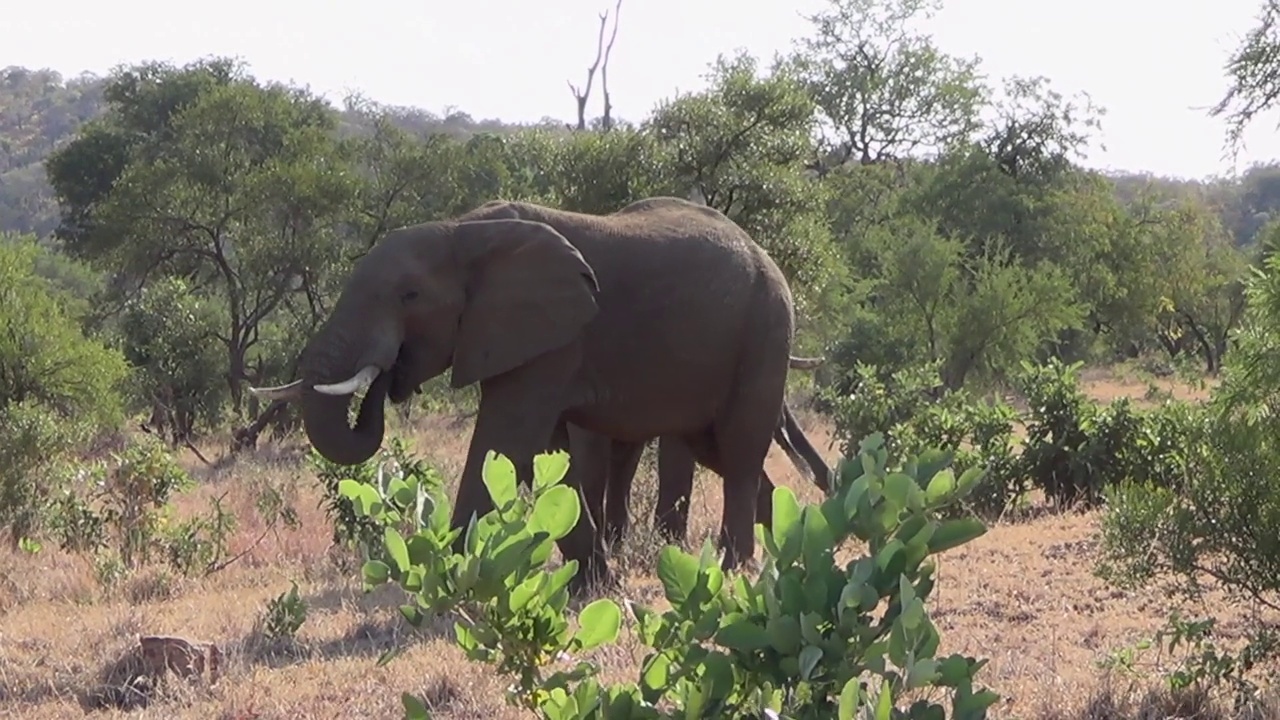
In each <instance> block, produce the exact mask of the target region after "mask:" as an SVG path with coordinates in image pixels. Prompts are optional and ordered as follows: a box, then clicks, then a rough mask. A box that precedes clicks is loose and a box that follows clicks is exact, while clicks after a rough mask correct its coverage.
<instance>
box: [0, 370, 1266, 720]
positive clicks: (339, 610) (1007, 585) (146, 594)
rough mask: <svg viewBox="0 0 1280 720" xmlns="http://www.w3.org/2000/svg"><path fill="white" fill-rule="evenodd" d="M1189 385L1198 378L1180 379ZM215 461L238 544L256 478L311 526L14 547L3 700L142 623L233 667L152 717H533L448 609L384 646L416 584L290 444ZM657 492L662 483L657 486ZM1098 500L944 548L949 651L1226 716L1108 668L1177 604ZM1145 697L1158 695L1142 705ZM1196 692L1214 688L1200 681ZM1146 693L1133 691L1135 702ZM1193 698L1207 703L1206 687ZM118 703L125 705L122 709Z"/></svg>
mask: <svg viewBox="0 0 1280 720" xmlns="http://www.w3.org/2000/svg"><path fill="white" fill-rule="evenodd" d="M1088 380H1089V386H1090V393H1091V394H1092V395H1094V396H1095V397H1100V398H1102V399H1109V398H1110V397H1116V396H1119V395H1122V394H1123V395H1129V396H1130V397H1134V398H1135V399H1141V398H1142V397H1143V396H1144V394H1145V393H1146V386H1145V384H1144V383H1141V382H1138V381H1124V380H1118V379H1116V378H1115V377H1113V376H1100V375H1099V374H1097V373H1092V374H1091V376H1090V377H1089V378H1088ZM1187 392H1189V391H1186V390H1180V391H1179V394H1184V396H1185V393H1187ZM801 421H802V423H803V424H804V425H805V427H806V429H807V431H808V432H809V434H810V436H811V438H812V439H813V440H814V441H815V444H816V445H817V446H818V447H819V448H820V449H823V450H824V453H825V454H826V455H827V456H828V458H830V459H832V460H834V458H835V450H834V449H833V448H832V447H830V445H829V441H830V430H829V428H828V427H827V426H825V425H824V424H823V423H822V422H821V421H820V419H816V418H813V417H802V418H801ZM470 426H471V423H470V421H462V422H458V421H457V420H454V419H449V418H442V417H435V418H428V419H426V420H425V421H422V422H420V423H418V424H417V429H416V431H415V432H414V433H413V441H414V442H413V444H414V449H415V450H416V451H417V452H418V453H420V454H422V455H424V456H426V457H427V458H428V459H430V460H431V461H432V462H434V463H435V464H436V465H437V467H439V468H440V469H441V471H442V472H443V473H444V474H445V476H446V477H456V476H457V474H458V473H459V471H460V470H461V464H462V458H463V456H464V453H465V450H466V445H467V442H468V441H469V436H470V430H471V428H470ZM193 468H194V471H195V472H196V473H197V474H199V475H200V476H201V477H202V478H203V482H202V483H201V487H200V489H199V490H197V491H196V492H194V493H192V495H191V496H190V497H187V498H184V500H183V502H184V504H187V505H189V506H190V507H192V508H195V507H200V506H201V505H202V503H205V502H207V501H208V499H209V498H210V497H212V496H214V495H220V494H222V493H224V492H226V493H227V496H226V497H227V500H226V501H227V502H228V503H229V504H230V507H231V509H232V510H234V512H235V513H236V515H237V516H238V518H239V519H240V523H241V526H240V528H239V530H238V531H237V535H236V537H235V539H234V541H233V548H232V551H233V552H236V551H239V550H240V549H242V548H244V547H246V546H247V545H248V544H249V543H250V542H252V540H253V539H254V538H256V537H258V535H259V534H260V533H261V532H262V527H261V524H260V521H258V520H257V519H256V518H257V515H256V513H255V511H254V509H253V502H254V500H253V498H254V488H255V487H256V486H257V485H258V484H259V483H263V482H270V483H273V484H275V485H276V486H278V487H284V488H286V489H287V494H288V496H289V498H290V500H291V501H292V502H293V503H294V505H295V506H296V507H297V508H298V510H299V513H300V518H301V523H302V525H301V528H300V529H298V530H296V531H287V530H282V531H280V532H279V533H277V534H270V535H268V536H267V539H266V540H265V541H264V542H262V543H261V544H260V545H258V546H257V547H255V548H254V549H253V550H252V551H251V552H249V553H248V554H247V555H246V557H245V558H244V559H242V560H241V561H240V562H238V563H236V564H234V565H232V566H231V567H229V568H227V569H226V570H224V571H222V572H220V573H218V574H216V575H214V576H212V577H210V578H207V579H204V580H199V581H196V580H183V579H181V578H176V577H174V576H173V575H171V574H169V573H166V572H164V571H163V570H159V569H149V570H145V571H142V572H140V573H138V574H136V575H135V576H134V577H132V578H130V579H129V580H127V581H126V582H125V583H124V585H123V587H121V588H118V589H116V590H114V591H112V592H110V593H107V592H104V591H103V590H102V589H101V588H100V586H99V585H98V584H97V582H96V581H95V579H94V575H93V572H92V570H91V568H89V567H88V566H87V564H86V563H85V562H84V561H83V560H79V559H77V558H74V557H71V556H68V555H65V554H62V553H60V552H58V551H56V550H53V549H46V550H45V551H43V552H41V553H40V554H39V555H37V556H34V557H33V556H28V555H19V554H12V553H8V552H7V551H0V717H21V718H30V719H32V720H36V719H38V718H64V717H74V716H78V715H81V714H82V713H84V712H85V709H84V706H85V705H88V704H91V703H92V702H94V701H95V698H100V691H101V689H102V687H103V686H104V684H109V683H108V681H110V680H111V679H112V678H111V677H110V675H111V673H112V672H113V670H114V669H115V668H116V665H117V664H118V662H119V661H120V660H119V659H120V658H121V657H122V656H124V655H126V654H127V651H128V650H129V648H130V647H132V646H134V645H135V644H136V642H137V636H138V635H140V634H142V635H148V634H150V635H179V636H183V637H187V638H190V639H192V640H196V641H212V642H215V643H217V644H218V645H219V646H220V647H221V648H222V650H223V652H224V654H225V667H224V672H225V674H224V676H223V677H222V678H221V679H220V681H219V682H218V683H216V684H214V685H212V686H211V687H210V686H207V685H204V684H199V683H197V684H194V685H190V684H181V683H170V684H168V685H165V686H163V687H161V688H160V690H159V691H158V693H157V695H156V696H155V698H154V699H153V700H152V701H151V702H150V703H149V704H148V705H147V706H146V707H142V708H139V709H136V710H133V711H132V712H129V713H127V715H128V716H130V717H138V718H226V719H228V720H230V719H231V718H237V719H239V718H243V719H248V718H263V719H265V718H290V719H294V718H355V717H361V718H364V717H369V718H374V717H377V718H381V717H399V713H400V705H399V695H400V693H401V692H402V691H406V690H407V691H412V692H415V693H419V694H423V695H425V696H426V697H427V698H428V700H429V701H430V702H431V703H432V704H433V705H434V706H435V709H436V712H437V716H438V717H440V718H447V719H453V720H461V719H463V718H486V719H489V720H502V719H505V718H518V717H522V715H521V714H520V713H517V712H515V711H514V710H512V709H510V708H506V707H505V706H504V705H503V701H502V686H501V683H500V681H499V680H498V679H497V678H495V677H494V676H493V675H492V674H491V673H489V672H488V671H487V670H486V669H485V668H484V667H481V666H474V665H470V664H469V663H468V662H467V661H466V659H465V658H464V657H463V656H462V654H461V652H459V651H458V650H456V649H455V648H454V647H453V644H452V642H451V638H452V631H451V629H450V627H449V625H448V624H447V623H443V622H441V623H439V624H438V625H437V626H436V627H434V628H433V629H432V630H431V631H429V632H428V633H426V637H425V638H422V639H419V640H416V641H414V642H412V643H411V644H410V648H409V650H408V651H407V652H405V653H404V654H403V655H401V656H400V657H399V658H397V659H396V660H394V661H393V662H392V663H391V664H389V665H388V666H386V667H383V668H378V667H376V666H375V660H376V659H377V657H378V655H379V654H380V653H381V652H382V651H383V650H384V649H386V648H387V647H388V646H389V645H390V644H391V643H392V642H394V641H395V640H397V639H398V638H400V637H401V636H402V634H403V632H404V629H403V626H402V624H400V623H398V621H397V619H398V616H397V613H396V611H395V606H396V605H397V604H398V603H397V600H398V594H397V592H396V591H395V590H394V589H391V588H384V589H383V590H382V591H380V592H377V593H373V594H371V595H368V596H366V595H362V594H361V592H360V591H359V589H358V581H357V579H356V578H355V576H354V575H353V574H352V573H351V572H349V571H347V572H344V571H343V570H340V569H339V568H338V566H337V564H336V563H335V562H334V559H333V556H332V555H330V553H329V547H328V546H329V538H330V532H331V529H330V526H329V524H328V523H327V522H326V520H325V517H324V515H323V513H322V512H321V511H320V510H319V509H318V508H317V501H318V499H319V497H318V493H317V491H316V490H315V488H314V486H313V485H312V483H311V482H310V478H309V477H308V476H307V475H305V474H304V471H303V470H300V469H298V468H297V466H296V464H293V463H290V462H288V461H287V458H286V459H281V458H276V459H271V458H258V459H256V460H253V461H248V462H242V463H240V464H238V465H236V466H233V467H230V468H226V469H222V470H218V471H211V470H208V469H205V468H201V467H199V464H198V463H194V462H193ZM768 470H769V472H770V474H771V476H772V477H774V478H775V480H776V481H777V482H779V483H784V484H787V485H789V486H791V487H793V488H795V489H796V490H797V492H798V494H800V495H801V496H802V497H804V498H805V499H807V500H816V499H818V493H817V491H816V489H815V488H813V487H812V486H810V485H809V484H808V483H807V482H805V481H803V480H802V479H800V478H799V476H798V474H797V473H796V471H795V469H794V468H793V467H791V465H790V463H789V461H787V459H786V457H785V456H784V455H782V453H781V452H780V451H778V450H777V449H776V448H774V449H773V450H772V451H771V453H770V456H769V460H768ZM652 473H653V466H652V464H651V462H649V460H648V459H646V463H645V464H644V465H642V467H641V476H640V477H639V478H637V487H638V488H639V489H638V491H637V492H638V493H640V495H639V496H638V497H637V498H636V500H635V501H634V503H633V508H634V511H635V512H636V514H637V516H638V517H645V516H646V514H647V512H648V511H649V508H650V507H651V502H652V497H651V494H652V492H653V489H654V481H653V478H652ZM645 493H648V495H647V496H646V495H645ZM695 493H696V497H695V499H694V502H693V507H694V508H695V510H694V513H693V516H692V519H691V528H690V542H691V543H692V544H698V543H700V542H701V541H702V539H703V538H705V537H709V536H713V535H712V533H713V528H715V527H716V526H717V524H718V519H719V513H720V506H721V500H720V492H719V488H718V483H717V482H714V481H711V480H710V479H709V478H708V476H707V475H706V473H704V472H700V473H699V482H698V483H697V485H696V487H695ZM1096 521H1097V518H1096V517H1095V516H1093V515H1070V516H1058V517H1044V518H1041V519H1037V520H1034V521H1030V522H1025V523H1022V524H1006V525H1000V526H996V527H994V528H992V529H991V531H990V532H989V533H988V534H987V535H986V536H985V537H983V538H980V539H979V540H978V541H976V542H974V543H972V544H971V545H969V546H966V547H964V548H961V549H959V550H956V551H953V552H952V553H949V554H948V555H946V556H944V558H943V562H942V563H941V564H940V580H939V585H938V590H937V594H936V599H935V601H934V613H935V617H936V619H937V622H938V624H939V626H940V629H941V630H942V632H943V637H944V647H943V652H951V651H960V652H964V653H967V654H971V655H977V656H984V657H989V658H990V659H991V662H990V664H989V665H988V667H987V669H986V670H984V671H983V673H982V679H983V682H984V683H985V684H987V685H989V686H990V687H992V688H994V689H995V690H997V691H998V692H1000V693H1001V694H1002V695H1003V696H1004V700H1003V701H1002V703H1001V704H1000V705H999V706H998V707H997V708H996V710H995V712H994V715H995V716H996V717H1045V718H1119V717H1152V718H1154V717H1193V716H1197V717H1214V715H1204V714H1199V715H1194V714H1181V713H1179V712H1178V711H1177V707H1176V706H1175V705H1171V704H1170V703H1172V702H1173V701H1172V700H1171V699H1169V698H1167V697H1162V698H1157V699H1155V700H1152V699H1150V698H1148V699H1146V700H1143V699H1142V698H1141V697H1140V696H1139V695H1135V694H1134V693H1133V692H1132V689H1131V688H1128V687H1125V686H1122V685H1116V684H1114V683H1112V684H1107V683H1105V682H1104V680H1105V679H1104V678H1102V677H1101V675H1100V672H1099V670H1098V669H1097V667H1096V662H1097V660H1099V659H1100V658H1101V657H1102V656H1104V655H1105V654H1106V653H1107V652H1108V651H1110V650H1112V649H1114V648H1116V647H1118V646H1121V645H1124V644H1126V643H1131V642H1133V641H1135V640H1137V639H1139V638H1140V637H1142V636H1143V635H1145V634H1149V633H1151V632H1152V631H1153V630H1154V629H1155V628H1157V627H1158V626H1159V625H1160V624H1161V623H1162V621H1163V620H1164V618H1165V616H1166V613H1167V612H1168V610H1169V609H1170V606H1169V605H1168V603H1167V602H1166V601H1164V600H1163V599H1162V598H1161V596H1160V595H1159V594H1158V593H1156V592H1154V591H1153V592H1150V593H1139V594H1126V593H1122V592H1118V591H1115V590H1112V589H1109V588H1108V587H1107V586H1106V585H1105V584H1103V583H1102V582H1101V581H1100V580H1097V579H1096V578H1094V577H1093V575H1092V568H1093V560H1092V553H1093V547H1092V539H1091V538H1092V535H1093V531H1094V529H1095V524H1096ZM656 547H657V544H656V542H655V541H654V540H653V538H652V537H651V536H648V535H647V532H646V528H645V524H644V523H643V521H642V522H641V523H640V524H639V528H638V532H637V537H636V539H634V540H632V541H630V542H628V544H627V547H626V548H624V549H623V550H622V551H621V552H620V553H619V554H618V555H619V556H618V562H619V566H620V567H621V568H622V571H623V574H624V576H625V578H626V580H625V587H624V590H623V593H624V594H625V595H626V596H627V597H629V598H632V599H634V600H637V601H640V602H646V603H651V604H658V601H659V600H660V586H659V585H658V583H657V581H656V579H655V578H654V577H653V576H652V569H653V562H654V554H655V553H654V549H655V548H656ZM291 581H296V582H297V583H298V585H299V587H300V589H301V593H302V596H303V598H304V599H305V600H306V602H307V603H308V605H309V613H308V618H307V621H306V623H305V624H304V625H303V627H302V629H301V631H300V632H299V634H298V637H297V641H296V643H293V644H284V645H282V644H279V643H277V644H271V643H266V642H264V641H263V640H262V639H261V636H260V633H259V631H258V629H257V627H258V626H257V623H258V622H259V618H260V617H261V615H262V613H263V610H264V608H265V607H266V604H267V603H268V602H269V601H270V600H271V599H272V598H273V597H275V596H277V595H279V594H281V593H283V592H285V591H287V590H288V589H289V586H290V582H291ZM1209 602H1210V604H1211V606H1210V607H1208V608H1201V610H1209V611H1212V612H1214V613H1216V614H1219V615H1220V616H1221V617H1222V618H1223V619H1224V623H1225V626H1224V627H1223V631H1224V632H1225V633H1226V634H1227V635H1228V636H1230V635H1231V634H1233V633H1238V632H1240V630H1241V629H1242V627H1243V624H1244V623H1246V622H1247V621H1248V620H1249V618H1250V615H1251V610H1250V609H1249V608H1245V607H1234V608H1228V607H1225V606H1224V605H1223V604H1222V601H1221V599H1220V598H1211V599H1210V601H1209ZM639 653H640V649H639V648H638V646H637V645H636V644H635V643H633V642H630V641H624V642H623V643H621V644H620V645H619V646H617V647H611V648H604V649H602V650H600V651H599V652H598V653H597V655H596V659H597V660H598V661H599V662H601V663H602V664H603V665H604V666H605V668H606V669H607V677H609V678H613V679H622V678H626V677H629V676H630V674H631V673H632V670H633V668H634V667H635V663H636V661H637V659H638V656H639ZM1142 702H1146V703H1147V709H1146V710H1140V708H1139V706H1140V704H1141V703H1142ZM1180 702H1181V703H1182V706H1183V709H1184V710H1185V709H1187V708H1192V709H1194V707H1196V706H1195V702H1196V699H1195V698H1190V699H1188V698H1182V699H1181V700H1180ZM1126 703H1128V704H1126ZM1188 703H1190V704H1189V705H1188ZM103 714H104V715H105V716H115V715H117V714H120V715H123V714H126V713H123V712H122V711H119V710H115V709H108V710H106V711H105V712H104V713H103Z"/></svg>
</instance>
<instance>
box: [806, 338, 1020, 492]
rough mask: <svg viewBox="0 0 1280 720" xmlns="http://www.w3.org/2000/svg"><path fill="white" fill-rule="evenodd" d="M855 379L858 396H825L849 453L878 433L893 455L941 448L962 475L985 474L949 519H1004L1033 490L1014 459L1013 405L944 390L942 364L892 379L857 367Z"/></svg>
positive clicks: (906, 371) (897, 373)
mask: <svg viewBox="0 0 1280 720" xmlns="http://www.w3.org/2000/svg"><path fill="white" fill-rule="evenodd" d="M852 374H853V376H854V377H853V378H852V379H850V380H849V381H848V382H847V383H846V384H847V385H848V386H849V387H852V388H856V390H854V391H853V392H851V393H849V394H845V395H840V394H837V393H834V392H832V391H830V390H828V391H826V392H825V393H823V395H824V398H825V401H826V404H827V406H828V407H830V408H831V410H832V413H833V417H834V420H835V426H836V432H837V435H838V437H840V438H841V439H842V441H843V444H842V447H841V450H842V452H844V453H845V454H846V455H848V454H853V453H856V449H857V444H858V442H859V441H858V438H863V437H866V436H868V435H870V434H872V433H880V434H882V435H883V436H884V438H885V440H884V442H885V445H886V447H888V448H889V450H890V451H891V452H894V453H905V454H912V453H919V452H923V451H924V450H926V449H927V448H940V449H943V450H945V451H947V452H950V453H951V454H952V463H953V464H954V465H955V467H956V469H957V470H958V471H960V472H965V471H967V470H969V469H971V468H977V467H981V468H983V469H984V474H983V478H982V482H981V483H979V484H978V485H977V486H976V487H974V489H973V492H971V493H970V494H969V495H968V496H967V497H966V498H965V499H964V500H963V501H961V502H960V503H957V504H956V505H954V506H952V507H949V508H946V509H944V512H946V513H948V514H958V513H976V514H978V515H980V516H982V517H995V516H999V515H1000V514H1002V513H1003V512H1004V511H1005V510H1006V509H1007V508H1008V507H1009V505H1010V504H1011V503H1013V502H1015V501H1016V500H1017V499H1018V498H1019V497H1021V496H1022V495H1023V493H1025V492H1026V490H1027V489H1028V488H1027V483H1026V482H1025V481H1024V476H1023V475H1022V474H1021V472H1020V467H1019V465H1018V463H1017V455H1016V454H1015V453H1014V445H1013V422H1014V420H1016V419H1017V413H1016V412H1015V411H1014V409H1013V408H1012V407H1009V405H1008V404H1006V403H1004V402H1001V401H998V400H997V401H993V402H987V401H983V400H980V399H978V398H975V397H973V396H972V395H971V394H970V393H969V392H967V391H965V390H963V389H962V390H956V391H950V392H948V391H945V390H944V389H943V386H942V380H941V378H940V377H939V374H938V366H937V364H936V363H933V364H927V365H921V366H913V367H908V368H904V369H901V370H898V371H895V372H892V373H887V374H886V373H882V372H880V371H879V370H878V369H876V368H874V367H871V366H868V365H863V364H857V365H855V368H854V371H853V373H852Z"/></svg>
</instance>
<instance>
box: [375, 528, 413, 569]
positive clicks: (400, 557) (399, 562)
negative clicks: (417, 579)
mask: <svg viewBox="0 0 1280 720" xmlns="http://www.w3.org/2000/svg"><path fill="white" fill-rule="evenodd" d="M382 542H383V544H384V545H386V546H387V554H388V555H390V556H391V560H392V562H394V563H395V564H396V567H397V568H399V570H400V572H402V573H404V572H408V570H409V548H408V547H407V546H406V545H405V543H404V538H403V537H401V536H400V531H399V530H396V529H395V528H393V527H391V526H389V525H388V526H387V527H386V528H385V529H384V530H383V532H382Z"/></svg>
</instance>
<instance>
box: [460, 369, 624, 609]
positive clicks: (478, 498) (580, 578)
mask: <svg viewBox="0 0 1280 720" xmlns="http://www.w3.org/2000/svg"><path fill="white" fill-rule="evenodd" d="M554 369H555V368H553V370H554ZM526 370H529V369H526V368H522V369H521V370H520V371H515V372H512V373H508V374H506V375H503V376H499V377H497V378H493V379H491V380H487V381H485V382H483V383H481V386H480V393H481V397H480V410H479V412H478V413H477V415H476V425H475V430H474V432H473V433H472V437H471V446H470V448H469V449H468V452H467V462H466V465H465V466H464V467H463V470H462V478H461V480H460V482H459V483H458V495H457V499H456V500H455V503H454V509H453V519H452V523H453V527H463V528H465V527H466V525H467V523H468V522H470V519H471V517H472V516H473V514H474V515H476V516H479V515H484V514H485V513H488V512H489V511H490V510H492V509H493V500H492V498H490V497H489V492H488V488H486V487H485V485H484V479H483V477H482V470H483V466H484V458H485V455H486V454H487V453H488V452H489V451H491V450H492V451H494V452H497V453H500V454H502V455H504V456H506V457H507V458H509V459H510V460H511V462H512V464H513V465H515V468H516V476H517V478H518V479H519V481H520V482H522V483H524V484H526V485H528V484H530V483H531V482H532V480H533V457H534V456H535V455H537V454H539V453H542V452H546V451H548V450H553V449H558V448H564V447H566V446H568V444H569V443H568V436H567V433H566V432H565V431H564V429H563V426H562V424H561V422H560V413H561V408H562V406H563V404H564V397H565V393H564V391H563V389H562V388H563V387H564V386H565V383H563V382H561V383H556V382H553V381H554V380H555V379H556V378H555V376H554V374H553V373H552V372H548V371H544V372H542V373H537V372H531V371H530V372H526ZM547 375H551V377H547ZM580 475H581V473H579V472H576V471H575V467H574V463H573V462H570V465H569V472H568V474H567V476H566V478H565V480H564V482H565V484H566V485H568V486H570V487H572V488H574V490H576V491H578V492H579V494H580V497H581V496H582V488H581V483H582V481H581V480H580V479H579V476H580ZM558 545H559V547H560V552H561V554H562V555H563V556H564V558H565V560H577V561H578V567H579V570H578V575H577V577H576V578H575V581H574V583H575V586H582V585H584V584H586V583H589V582H592V581H595V582H601V581H607V580H608V579H609V578H608V564H607V561H606V559H605V555H604V549H603V543H601V542H600V538H599V534H598V533H597V532H596V531H595V527H594V523H593V522H592V519H591V513H590V508H589V503H587V502H583V511H582V513H581V515H580V518H579V521H578V524H577V525H575V526H574V528H573V530H571V531H570V532H569V534H568V535H567V536H565V537H564V538H561V539H560V541H559V543H558ZM463 548H464V545H463V537H459V539H458V541H457V542H456V543H455V544H454V551H455V552H462V550H463Z"/></svg>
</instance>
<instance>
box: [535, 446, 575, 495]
mask: <svg viewBox="0 0 1280 720" xmlns="http://www.w3.org/2000/svg"><path fill="white" fill-rule="evenodd" d="M568 472H569V453H567V452H565V451H564V450H557V451H556V452H552V453H540V454H538V455H535V456H534V458H533V491H534V492H535V493H536V492H538V491H539V490H542V489H544V488H548V487H551V486H552V485H555V484H557V483H559V482H560V481H561V480H564V476H565V475H566V474H567V473H568Z"/></svg>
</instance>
